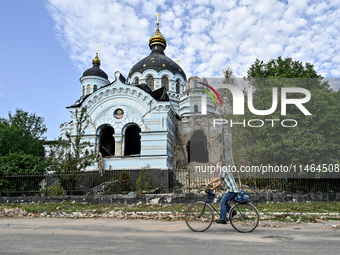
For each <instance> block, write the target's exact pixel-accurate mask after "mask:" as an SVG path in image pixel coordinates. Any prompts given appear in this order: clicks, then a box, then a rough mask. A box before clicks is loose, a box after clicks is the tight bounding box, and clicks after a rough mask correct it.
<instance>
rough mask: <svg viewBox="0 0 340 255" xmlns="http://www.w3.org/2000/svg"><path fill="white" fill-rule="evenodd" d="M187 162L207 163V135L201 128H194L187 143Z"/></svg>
mask: <svg viewBox="0 0 340 255" xmlns="http://www.w3.org/2000/svg"><path fill="white" fill-rule="evenodd" d="M187 153H188V162H189V163H190V162H200V163H208V162H209V154H208V148H207V137H206V136H205V134H204V133H203V131H202V130H196V131H195V132H194V133H193V134H192V135H191V138H190V141H189V142H188V144H187Z"/></svg>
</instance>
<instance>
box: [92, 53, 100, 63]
mask: <svg viewBox="0 0 340 255" xmlns="http://www.w3.org/2000/svg"><path fill="white" fill-rule="evenodd" d="M94 63H98V64H100V59H99V58H98V52H96V57H95V58H94V59H93V60H92V64H94Z"/></svg>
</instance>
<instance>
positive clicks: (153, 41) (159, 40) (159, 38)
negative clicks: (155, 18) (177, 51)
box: [149, 22, 166, 49]
mask: <svg viewBox="0 0 340 255" xmlns="http://www.w3.org/2000/svg"><path fill="white" fill-rule="evenodd" d="M158 44H160V45H162V46H163V47H164V49H165V48H166V39H165V37H164V36H163V35H162V33H161V32H160V31H159V23H158V22H157V29H156V32H155V33H154V35H153V36H151V37H150V40H149V47H150V49H151V47H152V46H153V45H158Z"/></svg>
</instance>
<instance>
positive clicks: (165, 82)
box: [162, 76, 169, 91]
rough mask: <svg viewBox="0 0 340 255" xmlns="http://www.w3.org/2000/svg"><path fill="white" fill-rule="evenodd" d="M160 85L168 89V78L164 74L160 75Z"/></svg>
mask: <svg viewBox="0 0 340 255" xmlns="http://www.w3.org/2000/svg"><path fill="white" fill-rule="evenodd" d="M162 87H165V88H166V91H169V79H168V77H166V76H163V77H162Z"/></svg>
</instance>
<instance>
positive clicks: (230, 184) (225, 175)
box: [206, 162, 239, 224]
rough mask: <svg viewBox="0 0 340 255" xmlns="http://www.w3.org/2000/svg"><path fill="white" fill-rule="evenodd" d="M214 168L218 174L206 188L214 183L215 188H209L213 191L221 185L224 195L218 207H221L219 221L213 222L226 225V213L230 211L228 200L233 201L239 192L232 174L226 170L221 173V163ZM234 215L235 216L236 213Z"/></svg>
mask: <svg viewBox="0 0 340 255" xmlns="http://www.w3.org/2000/svg"><path fill="white" fill-rule="evenodd" d="M216 168H217V170H220V174H219V175H218V177H216V178H215V179H213V180H212V181H210V182H208V183H207V185H206V187H207V188H208V187H209V185H210V184H213V183H215V182H216V184H215V186H213V187H212V188H211V189H212V190H215V189H216V188H218V187H220V186H221V184H223V188H224V194H223V196H222V199H221V202H220V205H221V207H220V219H218V220H215V222H216V223H219V224H227V212H228V213H229V210H230V206H229V204H228V202H229V200H231V199H233V198H234V197H235V196H236V195H237V193H238V192H239V189H238V187H237V185H236V182H235V179H234V176H233V175H232V173H231V172H230V171H227V170H226V171H222V164H221V162H218V163H217V164H216ZM234 213H235V214H236V212H234ZM233 216H234V215H233Z"/></svg>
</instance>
